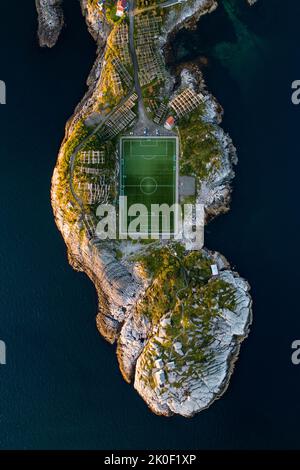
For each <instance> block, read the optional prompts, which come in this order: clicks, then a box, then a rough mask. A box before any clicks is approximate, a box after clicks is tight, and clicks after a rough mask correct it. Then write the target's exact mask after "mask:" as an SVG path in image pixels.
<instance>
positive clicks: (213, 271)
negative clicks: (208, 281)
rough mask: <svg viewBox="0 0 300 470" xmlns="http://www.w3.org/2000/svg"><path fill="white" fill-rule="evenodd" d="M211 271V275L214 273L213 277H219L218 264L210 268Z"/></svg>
mask: <svg viewBox="0 0 300 470" xmlns="http://www.w3.org/2000/svg"><path fill="white" fill-rule="evenodd" d="M210 269H211V273H212V275H213V276H217V275H218V274H219V269H218V265H217V264H212V265H211V266H210Z"/></svg>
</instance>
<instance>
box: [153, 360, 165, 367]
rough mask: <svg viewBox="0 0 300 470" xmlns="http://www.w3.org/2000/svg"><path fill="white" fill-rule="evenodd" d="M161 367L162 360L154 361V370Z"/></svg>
mask: <svg viewBox="0 0 300 470" xmlns="http://www.w3.org/2000/svg"><path fill="white" fill-rule="evenodd" d="M163 365H164V363H163V361H162V359H156V361H154V366H155V367H156V369H161V368H162V367H163Z"/></svg>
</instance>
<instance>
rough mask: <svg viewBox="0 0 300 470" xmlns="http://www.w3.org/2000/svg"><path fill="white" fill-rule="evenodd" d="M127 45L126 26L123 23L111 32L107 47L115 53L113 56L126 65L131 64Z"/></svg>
mask: <svg viewBox="0 0 300 470" xmlns="http://www.w3.org/2000/svg"><path fill="white" fill-rule="evenodd" d="M128 44H129V38H128V25H127V23H125V22H123V23H121V24H120V25H118V27H116V28H114V30H113V31H112V32H111V34H110V36H109V40H108V45H109V47H110V48H111V49H112V50H113V51H114V52H115V56H116V57H118V58H119V59H120V61H121V62H122V63H123V64H126V65H129V64H131V60H130V55H129V46H128Z"/></svg>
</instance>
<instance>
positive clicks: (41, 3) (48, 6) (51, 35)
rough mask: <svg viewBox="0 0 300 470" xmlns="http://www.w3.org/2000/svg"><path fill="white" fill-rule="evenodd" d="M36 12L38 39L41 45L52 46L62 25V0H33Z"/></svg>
mask: <svg viewBox="0 0 300 470" xmlns="http://www.w3.org/2000/svg"><path fill="white" fill-rule="evenodd" d="M35 4H36V8H37V12H38V22H39V26H38V39H39V44H40V46H41V47H53V46H54V45H55V44H56V42H57V40H58V38H59V35H60V32H61V30H62V28H63V25H64V15H63V10H62V0H35Z"/></svg>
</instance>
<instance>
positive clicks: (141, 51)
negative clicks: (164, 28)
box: [135, 15, 165, 86]
mask: <svg viewBox="0 0 300 470" xmlns="http://www.w3.org/2000/svg"><path fill="white" fill-rule="evenodd" d="M161 23H162V19H161V17H160V16H154V15H139V16H137V17H136V38H135V47H136V54H137V59H138V63H139V80H140V84H141V86H145V85H147V84H149V83H151V82H153V81H157V80H158V81H161V80H163V79H164V77H165V70H164V63H163V59H162V56H161V54H160V52H159V47H158V38H159V33H160V28H161Z"/></svg>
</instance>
